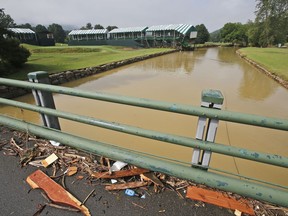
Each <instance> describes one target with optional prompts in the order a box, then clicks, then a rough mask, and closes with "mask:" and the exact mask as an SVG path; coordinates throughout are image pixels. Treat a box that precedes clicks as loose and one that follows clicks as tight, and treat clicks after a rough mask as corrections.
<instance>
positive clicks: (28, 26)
mask: <svg viewBox="0 0 288 216" xmlns="http://www.w3.org/2000/svg"><path fill="white" fill-rule="evenodd" d="M15 27H17V28H28V29H33V27H32V25H31V24H30V23H25V24H20V25H16V26H15Z"/></svg>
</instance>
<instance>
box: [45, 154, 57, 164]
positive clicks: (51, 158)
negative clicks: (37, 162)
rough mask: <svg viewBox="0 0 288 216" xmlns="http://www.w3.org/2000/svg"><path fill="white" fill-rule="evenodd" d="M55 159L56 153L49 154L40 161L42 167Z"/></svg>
mask: <svg viewBox="0 0 288 216" xmlns="http://www.w3.org/2000/svg"><path fill="white" fill-rule="evenodd" d="M56 160H58V157H57V155H56V154H54V153H53V154H51V155H50V156H49V157H47V158H46V159H45V160H43V161H42V165H43V166H44V167H48V166H49V165H50V164H52V163H54V162H55V161H56Z"/></svg>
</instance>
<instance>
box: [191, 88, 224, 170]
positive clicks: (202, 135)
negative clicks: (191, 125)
mask: <svg viewBox="0 0 288 216" xmlns="http://www.w3.org/2000/svg"><path fill="white" fill-rule="evenodd" d="M223 101H224V97H223V95H222V93H221V91H218V90H210V89H209V90H203V91H202V97H201V107H206V108H212V109H221V107H222V104H223ZM218 122H219V120H218V119H213V118H207V117H204V116H201V117H199V119H198V126H197V132H196V139H197V140H204V141H208V142H214V141H215V137H216V133H217V128H218ZM211 154H212V152H211V151H209V150H204V151H201V150H200V149H198V148H194V150H193V156H192V166H193V165H201V166H202V167H203V168H204V169H208V167H209V163H210V160H211Z"/></svg>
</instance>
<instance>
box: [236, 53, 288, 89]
mask: <svg viewBox="0 0 288 216" xmlns="http://www.w3.org/2000/svg"><path fill="white" fill-rule="evenodd" d="M236 53H237V54H238V55H239V56H240V57H241V58H242V59H244V60H245V61H247V62H248V63H249V64H251V65H253V66H254V67H256V68H258V69H259V70H260V71H262V72H263V73H265V74H266V75H267V76H269V77H270V78H272V79H274V80H275V81H276V82H278V83H279V84H280V85H282V86H283V87H285V88H286V89H288V81H286V80H284V79H282V78H281V77H279V76H278V75H277V74H274V73H272V72H271V71H269V70H267V69H266V68H264V67H263V66H261V65H259V64H258V63H257V62H255V61H253V60H252V59H249V58H248V57H247V56H246V55H245V54H243V53H241V52H240V51H239V50H237V51H236Z"/></svg>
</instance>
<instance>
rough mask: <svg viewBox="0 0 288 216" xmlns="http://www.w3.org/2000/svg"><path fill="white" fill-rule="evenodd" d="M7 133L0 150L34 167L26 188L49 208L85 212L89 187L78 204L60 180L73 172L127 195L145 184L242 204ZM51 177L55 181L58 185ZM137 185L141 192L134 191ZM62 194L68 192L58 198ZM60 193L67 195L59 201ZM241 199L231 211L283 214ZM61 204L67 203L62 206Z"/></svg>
mask: <svg viewBox="0 0 288 216" xmlns="http://www.w3.org/2000/svg"><path fill="white" fill-rule="evenodd" d="M2 133H3V131H2ZM13 133H14V134H13V136H12V138H11V139H10V141H9V142H7V141H3V140H0V151H1V150H2V151H3V153H4V154H5V155H10V156H19V158H20V164H21V166H27V165H31V166H35V167H39V170H37V171H36V172H34V173H32V174H31V175H29V176H28V177H27V182H28V183H29V184H30V186H31V187H32V188H42V189H43V190H44V191H45V193H46V195H44V194H43V196H44V197H45V198H46V199H47V201H48V203H47V205H49V206H52V207H57V208H62V209H66V210H72V211H81V212H82V213H83V214H84V215H90V213H89V210H88V209H87V208H86V207H85V206H84V204H85V202H86V200H87V199H88V198H89V197H90V196H91V195H92V193H93V192H94V191H95V189H94V190H93V191H91V193H90V194H89V195H88V196H87V197H86V199H85V200H84V201H82V202H80V201H79V200H77V199H76V198H75V197H73V196H72V195H71V196H70V193H69V192H68V191H67V190H66V185H65V178H66V177H67V176H73V175H74V176H76V177H75V180H74V181H73V182H75V181H78V180H81V179H85V180H87V181H88V182H89V183H90V184H92V185H93V184H97V185H99V184H101V185H103V187H105V189H106V190H107V191H114V190H123V193H125V195H127V196H135V197H139V198H142V199H145V198H146V194H149V192H148V190H147V187H148V186H149V187H153V190H154V192H155V193H160V192H162V191H164V190H167V189H168V190H172V191H175V193H177V195H178V196H179V198H181V199H185V197H184V196H183V195H182V193H183V194H186V198H190V199H193V200H198V201H199V202H198V203H196V204H195V207H205V204H204V203H203V202H208V203H211V204H215V205H218V206H223V207H226V208H227V206H228V208H229V206H230V207H231V203H230V202H231V200H233V202H234V203H235V205H234V206H237V205H238V204H237V201H239V200H240V202H241V203H242V204H243V203H244V199H242V198H241V197H240V196H239V195H235V194H232V193H224V192H221V191H218V190H215V189H208V188H207V187H205V186H203V185H196V184H195V183H192V182H189V181H186V180H181V179H178V178H175V177H172V176H167V175H165V174H162V173H158V172H151V171H150V170H147V169H144V168H140V167H135V166H133V165H129V164H126V163H124V162H121V161H114V160H111V159H109V158H104V157H102V156H97V155H92V154H89V153H85V152H82V151H80V150H76V149H72V148H70V147H67V146H61V145H60V146H54V145H52V144H51V143H50V142H49V141H47V140H43V139H38V138H36V137H33V136H30V135H28V134H27V133H20V132H17V131H14V132H13ZM40 169H41V170H42V171H41V170H40ZM48 169H49V173H50V175H49V176H48V175H46V174H45V173H44V172H46V173H48ZM43 171H44V172H43ZM75 174H77V175H75ZM55 181H58V182H59V183H60V184H61V186H60V184H58V183H56V182H55ZM43 182H45V183H43ZM49 185H50V186H49ZM53 188H59V190H58V192H57V193H56V192H55V190H54V189H53ZM138 188H140V189H141V190H139V191H138ZM140 191H141V192H140ZM143 191H144V192H143ZM195 191H197V192H195ZM181 192H182V193H181ZM59 193H61V194H59ZM64 194H66V195H67V194H68V195H67V196H66V195H65V196H64ZM215 194H216V195H215ZM219 194H220V196H221V197H223V199H224V197H226V198H227V200H228V201H225V202H227V204H226V206H225V205H223V202H222V203H221V205H220V204H219V203H217V198H215V200H213V198H211V197H212V196H215V197H219ZM206 195H207V196H206ZM64 197H68V198H67V199H64ZM197 197H198V198H197ZM199 197H200V198H199ZM209 199H210V200H209ZM223 199H222V200H223ZM229 200H230V201H229ZM218 201H219V199H218ZM245 203H246V204H245V205H246V207H247V208H250V209H248V210H247V211H245V210H244V211H243V208H242V209H237V208H236V207H235V208H234V209H233V208H232V209H233V210H235V212H234V214H235V215H245V214H246V215H247V214H250V215H257V216H258V215H261V216H262V215H267V216H270V215H288V211H287V209H286V208H280V207H279V208H277V207H275V206H271V205H268V204H264V203H261V202H259V201H255V200H252V199H246V200H245ZM63 204H64V205H66V206H69V207H68V208H67V207H65V206H62V205H63ZM133 204H134V203H133ZM135 205H137V206H138V207H141V206H139V205H138V204H135ZM238 206H239V205H238ZM70 207H71V208H70ZM44 208H45V205H43V206H42V205H41V206H39V210H38V213H39V212H41V211H42V210H43V209H44ZM164 211H165V210H164Z"/></svg>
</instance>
